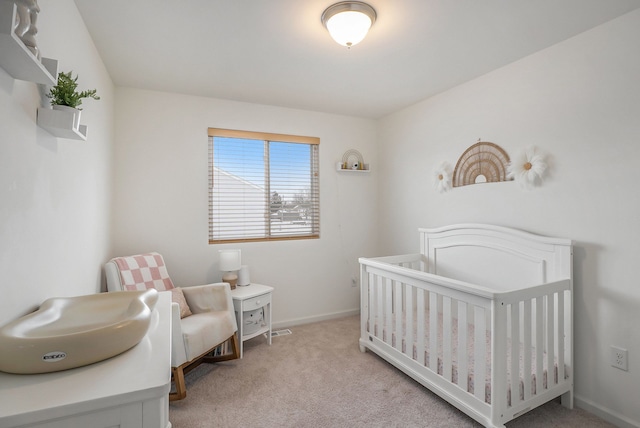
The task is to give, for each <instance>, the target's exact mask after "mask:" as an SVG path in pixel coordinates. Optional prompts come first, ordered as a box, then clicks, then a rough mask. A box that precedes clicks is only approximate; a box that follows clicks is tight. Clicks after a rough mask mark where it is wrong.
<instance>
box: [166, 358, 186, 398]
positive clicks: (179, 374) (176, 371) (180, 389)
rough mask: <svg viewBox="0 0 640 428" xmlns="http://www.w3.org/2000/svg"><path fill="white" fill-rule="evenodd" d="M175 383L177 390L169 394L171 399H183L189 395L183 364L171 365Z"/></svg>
mask: <svg viewBox="0 0 640 428" xmlns="http://www.w3.org/2000/svg"><path fill="white" fill-rule="evenodd" d="M171 373H172V375H173V383H174V384H175V385H176V392H175V393H171V394H169V401H177V400H182V399H183V398H185V397H186V396H187V386H186V385H185V383H184V371H183V369H182V366H180V367H171Z"/></svg>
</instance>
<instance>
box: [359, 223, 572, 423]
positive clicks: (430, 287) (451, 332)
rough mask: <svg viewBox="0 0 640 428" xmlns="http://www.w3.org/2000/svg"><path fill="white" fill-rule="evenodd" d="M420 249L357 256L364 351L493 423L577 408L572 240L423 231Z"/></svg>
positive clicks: (465, 229) (468, 229)
mask: <svg viewBox="0 0 640 428" xmlns="http://www.w3.org/2000/svg"><path fill="white" fill-rule="evenodd" d="M420 246H421V253H420V254H408V255H401V256H391V257H380V258H360V266H361V276H360V278H361V335H360V349H361V350H362V351H363V352H364V351H366V350H367V349H369V350H371V351H373V352H375V353H376V354H378V355H379V356H381V357H382V358H384V359H385V360H387V361H388V362H390V363H391V364H393V365H394V366H396V367H397V368H399V369H400V370H402V371H403V372H405V373H406V374H408V375H409V376H411V377H412V378H413V379H415V380H416V381H418V382H420V383H421V384H422V385H424V386H425V387H427V388H429V389H430V390H431V391H433V392H435V393H436V394H438V395H440V396H441V397H442V398H444V399H445V400H447V401H448V402H450V403H451V404H453V405H454V406H456V407H457V408H458V409H460V410H461V411H463V412H464V413H466V414H467V415H469V416H470V417H472V418H474V419H475V420H477V421H478V422H480V423H481V424H483V425H484V426H487V427H504V424H505V423H506V422H508V421H510V420H512V419H514V418H516V417H518V416H520V415H522V414H524V413H526V412H527V411H529V410H531V409H533V408H535V407H537V406H540V405H542V404H544V403H546V402H548V401H549V400H552V399H554V398H556V397H558V396H561V397H562V404H563V405H564V406H566V407H569V408H572V407H573V334H572V312H573V304H572V294H573V275H572V270H573V269H572V264H573V263H572V260H573V257H572V248H573V247H572V242H571V240H569V239H560V238H548V237H542V236H539V235H534V234H531V233H527V232H523V231H520V230H515V229H509V228H505V227H499V226H491V225H480V224H461V225H454V226H447V227H442V228H438V229H420ZM432 356H436V357H434V358H432Z"/></svg>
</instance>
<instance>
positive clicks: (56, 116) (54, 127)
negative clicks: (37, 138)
mask: <svg viewBox="0 0 640 428" xmlns="http://www.w3.org/2000/svg"><path fill="white" fill-rule="evenodd" d="M73 120H74V117H73V114H70V113H68V112H66V111H60V110H53V109H50V108H42V107H41V108H39V109H38V119H37V122H38V126H39V127H41V128H43V129H46V130H47V131H48V132H49V133H50V134H51V135H54V136H56V137H61V138H70V139H72V140H82V141H86V140H87V125H80V126H78V129H74V127H73Z"/></svg>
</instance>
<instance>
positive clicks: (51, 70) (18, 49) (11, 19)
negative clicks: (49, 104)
mask: <svg viewBox="0 0 640 428" xmlns="http://www.w3.org/2000/svg"><path fill="white" fill-rule="evenodd" d="M15 22H16V5H15V3H13V2H8V1H0V67H2V68H3V69H4V70H5V71H6V72H7V73H9V74H10V75H11V76H12V77H13V78H14V79H19V80H26V81H28V82H34V83H42V84H48V85H55V83H56V79H57V74H58V73H57V71H58V61H57V60H55V59H49V58H42V61H39V60H38V58H36V56H35V55H34V54H33V53H32V52H31V51H30V50H29V49H27V47H26V46H25V44H24V43H22V40H20V38H19V37H18V36H17V35H16V34H15V33H14V31H13V26H14V23H15Z"/></svg>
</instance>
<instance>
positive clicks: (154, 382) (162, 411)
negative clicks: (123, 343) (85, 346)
mask: <svg viewBox="0 0 640 428" xmlns="http://www.w3.org/2000/svg"><path fill="white" fill-rule="evenodd" d="M170 312H171V295H170V293H160V296H159V298H158V302H157V304H156V308H155V310H154V311H153V315H152V321H151V325H150V326H149V331H148V332H147V335H146V336H145V337H144V338H143V339H142V340H141V341H140V343H138V344H137V345H136V346H134V347H133V348H131V349H130V350H128V351H126V352H124V353H122V354H120V355H117V356H115V357H113V358H109V359H107V360H104V361H100V362H98V363H95V364H91V365H88V366H84V367H78V368H76V369H72V370H65V371H60V372H54V373H45V374H35V375H15V374H9V373H2V372H0V427H2V428H17V427H21V428H22V427H38V428H86V427H92V428H107V427H109V428H112V427H120V428H164V427H166V428H170V427H171V423H170V422H169V398H168V397H169V389H170V387H171V313H170Z"/></svg>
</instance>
